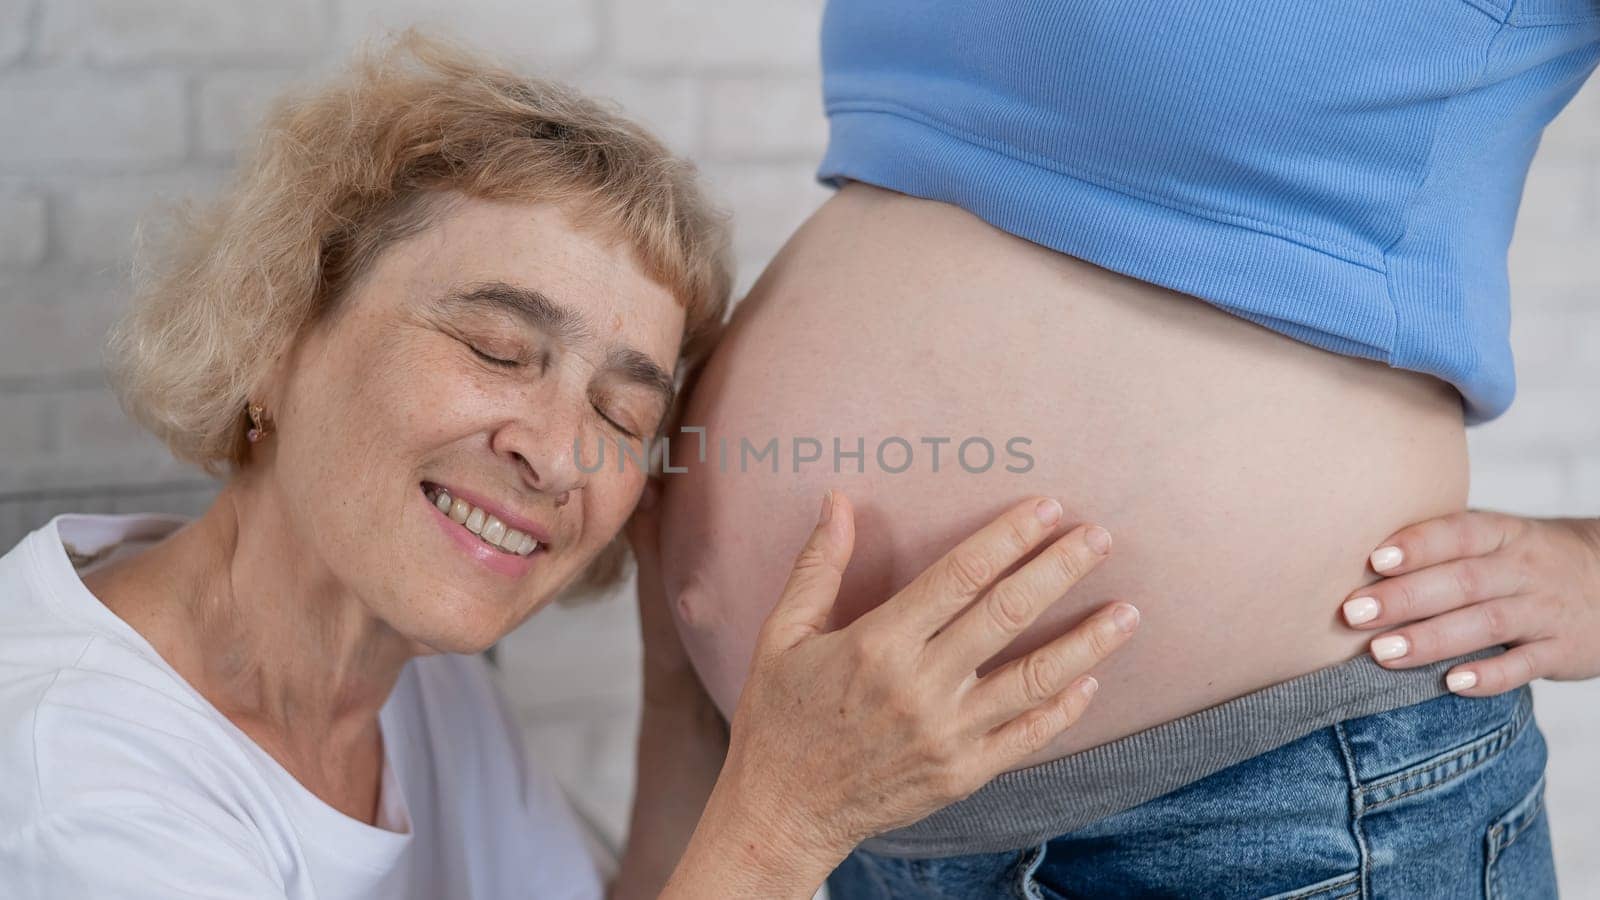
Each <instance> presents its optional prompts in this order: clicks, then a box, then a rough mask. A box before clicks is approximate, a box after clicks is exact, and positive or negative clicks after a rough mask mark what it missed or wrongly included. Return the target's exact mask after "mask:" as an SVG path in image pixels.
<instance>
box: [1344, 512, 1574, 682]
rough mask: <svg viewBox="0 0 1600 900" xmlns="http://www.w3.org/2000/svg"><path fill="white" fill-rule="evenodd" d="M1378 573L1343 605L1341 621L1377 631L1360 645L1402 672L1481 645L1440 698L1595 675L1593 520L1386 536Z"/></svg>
mask: <svg viewBox="0 0 1600 900" xmlns="http://www.w3.org/2000/svg"><path fill="white" fill-rule="evenodd" d="M1371 563H1372V568H1373V571H1375V572H1377V573H1379V574H1380V575H1384V576H1386V577H1385V578H1383V579H1382V580H1380V581H1378V582H1376V583H1374V584H1371V585H1368V586H1366V587H1364V588H1361V589H1359V590H1357V591H1354V592H1353V593H1352V594H1351V596H1350V597H1349V599H1347V600H1345V601H1344V604H1343V614H1344V619H1345V621H1346V622H1348V623H1349V624H1350V625H1351V626H1352V627H1355V628H1359V629H1362V630H1380V629H1381V630H1382V632H1383V633H1382V634H1380V635H1378V636H1377V637H1375V638H1373V639H1372V642H1371V644H1370V645H1369V648H1370V650H1371V652H1372V655H1373V657H1374V658H1375V659H1377V661H1378V662H1379V663H1380V664H1382V665H1384V666H1387V667H1389V668H1408V667H1411V666H1421V665H1426V664H1428V663H1432V662H1437V661H1439V660H1441V659H1449V658H1451V657H1454V656H1460V655H1462V654H1464V653H1470V652H1472V651H1474V650H1480V649H1483V648H1485V647H1493V646H1496V645H1500V644H1504V645H1507V647H1508V649H1507V650H1506V652H1505V653H1502V654H1499V655H1497V656H1493V657H1489V658H1487V659H1481V660H1478V661H1476V662H1471V663H1463V664H1462V665H1459V666H1456V667H1455V668H1453V669H1451V670H1450V671H1449V673H1448V674H1447V675H1446V676H1445V684H1446V685H1447V686H1448V687H1449V689H1450V690H1452V691H1455V692H1456V693H1458V694H1463V695H1465V696H1468V697H1488V696H1492V695H1494V694H1499V693H1502V692H1504V691H1508V690H1511V689H1512V688H1515V687H1519V686H1521V685H1524V684H1527V683H1528V682H1530V681H1532V680H1533V679H1535V678H1553V679H1558V680H1576V679H1581V678H1594V677H1596V676H1600V519H1531V518H1523V517H1520V516H1513V515H1508V514H1505V513H1497V512H1487V511H1481V510H1468V511H1466V512H1460V513H1455V514H1452V515H1448V516H1442V517H1440V518H1437V519H1430V520H1428V521H1425V522H1419V523H1417V524H1415V525H1410V526H1407V527H1406V528H1402V529H1401V530H1400V531H1397V532H1395V534H1394V535H1392V536H1391V537H1390V538H1389V539H1388V540H1386V541H1384V542H1383V546H1381V547H1379V548H1378V549H1377V550H1375V551H1373V553H1372V556H1371Z"/></svg>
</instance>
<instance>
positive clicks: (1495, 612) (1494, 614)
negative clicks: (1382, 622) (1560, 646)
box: [1368, 597, 1539, 669]
mask: <svg viewBox="0 0 1600 900" xmlns="http://www.w3.org/2000/svg"><path fill="white" fill-rule="evenodd" d="M1535 603H1536V601H1535V600H1534V598H1532V597H1501V598H1499V599H1496V600H1485V601H1484V602H1482V603H1474V604H1473V605H1471V606H1467V607H1463V608H1462V609H1455V610H1451V611H1450V612H1447V613H1445V614H1443V615H1439V616H1434V617H1433V618H1431V619H1425V620H1423V621H1421V622H1418V623H1416V624H1415V625H1407V626H1406V627H1404V628H1401V629H1399V630H1398V631H1391V632H1389V633H1388V634H1384V635H1380V636H1378V637H1375V638H1373V639H1372V641H1371V643H1370V644H1369V645H1368V648H1369V650H1370V651H1371V653H1372V657H1373V658H1374V659H1376V660H1377V661H1378V662H1379V664H1381V665H1383V666H1386V667H1388V668H1391V669H1407V668H1411V667H1412V666H1424V665H1427V664H1428V663H1433V662H1438V661H1439V660H1441V659H1450V658H1451V657H1454V656H1460V655H1462V654H1463V653H1471V652H1473V651H1474V650H1482V649H1484V648H1485V647H1493V646H1496V645H1498V644H1511V643H1516V642H1518V641H1522V640H1526V639H1527V638H1528V637H1530V636H1531V633H1530V624H1529V623H1533V622H1537V621H1538V619H1539V611H1538V610H1537V609H1536V608H1535V606H1534V604H1535Z"/></svg>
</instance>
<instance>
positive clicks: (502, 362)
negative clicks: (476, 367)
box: [467, 344, 522, 369]
mask: <svg viewBox="0 0 1600 900" xmlns="http://www.w3.org/2000/svg"><path fill="white" fill-rule="evenodd" d="M467 346H468V347H470V348H471V349H472V352H473V354H475V355H476V356H477V357H478V358H479V359H481V360H483V361H484V362H486V363H490V364H491V365H496V366H500V367H502V368H506V369H515V368H516V367H518V366H520V365H522V361H521V360H517V359H501V358H500V357H498V356H490V355H489V354H487V353H485V352H483V351H482V350H479V349H478V348H477V347H473V346H472V345H471V344H468V345H467Z"/></svg>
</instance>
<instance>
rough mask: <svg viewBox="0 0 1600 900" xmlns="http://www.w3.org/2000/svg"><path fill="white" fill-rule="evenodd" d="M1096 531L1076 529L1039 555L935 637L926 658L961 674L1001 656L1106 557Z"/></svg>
mask: <svg viewBox="0 0 1600 900" xmlns="http://www.w3.org/2000/svg"><path fill="white" fill-rule="evenodd" d="M1096 532H1099V533H1100V534H1104V533H1105V529H1103V528H1100V526H1098V525H1080V526H1078V527H1077V528H1074V529H1072V530H1071V531H1069V532H1067V533H1066V534H1065V535H1063V536H1062V537H1061V538H1060V539H1059V540H1057V541H1055V542H1054V543H1052V544H1050V546H1048V547H1046V548H1044V549H1043V550H1041V551H1039V553H1038V555H1036V556H1034V557H1033V558H1032V559H1030V560H1028V561H1027V562H1026V563H1025V564H1023V566H1022V567H1021V568H1020V569H1018V570H1017V571H1015V572H1013V573H1012V574H1010V575H1008V576H1006V577H1005V578H1004V579H1002V580H1001V581H1000V582H999V583H998V584H996V585H995V586H994V588H993V589H992V590H990V591H989V592H988V593H987V594H984V595H983V597H982V599H980V600H978V602H976V603H974V604H972V606H971V608H969V609H967V610H966V611H965V612H963V613H962V614H961V615H960V616H958V617H957V618H956V620H955V621H954V622H951V623H950V625H949V626H948V627H946V628H945V629H944V630H943V631H941V632H939V633H938V634H937V635H935V636H934V637H933V639H932V640H930V641H929V642H928V646H927V650H926V651H925V652H926V654H927V656H926V658H927V659H928V660H929V661H930V662H932V664H933V665H935V666H937V667H939V668H940V669H941V670H942V671H945V672H962V671H971V670H973V669H976V668H977V667H978V666H979V665H981V664H982V663H983V661H984V660H986V659H988V658H989V657H991V656H994V655H995V654H996V653H999V652H1000V651H1001V650H1002V649H1004V648H1005V646H1006V645H1007V644H1010V643H1011V642H1012V641H1013V640H1015V639H1016V638H1017V636H1018V635H1020V634H1021V633H1022V632H1023V630H1024V629H1026V628H1027V627H1028V626H1029V625H1032V624H1033V622H1034V620H1035V619H1037V618H1039V614H1040V613H1042V612H1044V611H1045V610H1046V609H1048V608H1049V607H1050V606H1051V604H1053V603H1055V602H1056V601H1057V600H1059V599H1061V596H1062V595H1063V594H1065V593H1066V592H1067V591H1068V590H1069V589H1071V587H1072V586H1073V585H1074V584H1076V583H1077V582H1078V581H1079V580H1080V579H1082V578H1083V576H1084V575H1086V574H1088V573H1089V571H1090V570H1091V569H1093V568H1094V567H1095V566H1097V565H1099V563H1100V560H1102V559H1104V558H1105V550H1109V549H1110V544H1109V543H1107V544H1103V545H1102V544H1097V543H1095V541H1096ZM1108 539H1109V536H1108ZM1102 547H1104V548H1105V549H1104V550H1102V549H1101V548H1102Z"/></svg>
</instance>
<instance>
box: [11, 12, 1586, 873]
mask: <svg viewBox="0 0 1600 900" xmlns="http://www.w3.org/2000/svg"><path fill="white" fill-rule="evenodd" d="M821 5H822V0H763V2H759V3H753V2H749V0H457V2H452V3H448V4H446V3H443V2H430V0H399V2H395V0H279V2H273V3H261V2H254V0H0V537H5V538H6V540H5V542H4V543H5V544H6V545H9V543H10V541H11V540H13V539H14V538H15V530H16V529H17V528H19V527H22V526H23V525H24V524H25V525H27V526H28V527H31V526H32V525H34V524H37V520H38V519H40V518H42V517H43V516H45V515H48V514H49V513H51V512H54V511H56V510H57V509H59V508H63V504H66V505H71V506H75V507H78V508H94V509H101V510H107V511H123V510H136V509H173V510H193V509H196V508H198V507H199V506H200V505H201V504H203V503H204V501H205V498H206V495H207V492H208V490H209V488H208V487H207V485H206V484H205V482H203V481H199V480H197V479H196V478H195V477H194V476H193V475H192V474H190V473H188V472H186V471H185V470H184V469H183V468H181V467H179V466H177V465H176V464H173V463H171V462H170V461H168V460H166V458H165V456H164V454H163V452H162V451H161V449H160V448H159V447H158V446H156V444H155V442H154V441H153V440H151V439H149V438H147V437H145V436H142V435H140V434H138V433H137V432H136V431H135V430H134V429H132V427H131V426H129V425H128V424H127V423H126V422H124V421H123V420H122V418H121V415H120V413H119V411H118V410H117V408H116V405H115V403H114V401H113V400H112V399H111V398H110V395H109V394H108V392H107V391H106V390H105V388H104V386H103V384H102V383H101V379H100V376H99V374H98V370H97V366H98V358H99V349H100V339H101V335H102V333H103V331H104V329H105V327H106V325H107V324H108V323H109V322H110V321H111V320H112V317H113V316H114V315H115V311H116V310H117V308H118V307H119V305H120V304H121V302H122V301H123V298H124V297H125V295H126V283H127V279H126V270H127V265H128V255H129V249H130V247H131V242H130V237H131V232H132V229H133V226H134V224H135V223H136V222H137V221H139V220H140V218H141V216H142V215H144V214H145V213H147V212H148V211H150V210H152V209H159V208H160V207H161V206H163V205H165V204H168V203H171V202H173V201H175V200H177V199H179V198H180V197H181V196H182V195H184V194H185V193H187V192H191V191H204V190H207V189H209V188H210V187H212V186H214V185H216V184H217V183H218V182H219V181H220V179H221V178H222V177H223V176H224V175H225V174H226V172H227V169H228V166H229V163H230V161H231V159H232V156H233V153H234V150H235V149H236V148H237V147H238V146H239V145H240V142H241V141H242V140H244V138H245V135H246V134H247V132H248V129H249V127H250V126H251V124H252V123H253V122H254V120H255V117H256V116H257V115H258V114H259V112H260V110H261V108H262V106H263V104H264V103H265V101H266V100H267V99H268V98H269V97H271V96H272V95H273V94H274V93H275V92H276V91H277V90H278V89H279V88H281V87H282V86H284V85H285V84H288V83H289V82H290V81H292V80H299V79H303V78H307V77H312V76H314V75H315V74H316V73H318V72H320V71H323V70H325V69H326V68H327V67H329V66H331V65H333V64H335V63H337V62H338V61H339V60H340V59H341V58H342V54H343V53H344V52H345V50H346V49H348V48H349V47H350V46H352V45H353V44H355V43H356V42H357V41H359V40H361V39H362V38H364V37H366V36H368V35H369V34H371V33H372V30H373V29H374V28H378V27H388V26H399V25H404V24H408V23H410V22H413V21H422V22H432V23H442V24H444V25H446V26H447V27H448V28H449V29H451V30H452V31H453V32H454V33H456V34H458V35H460V36H463V37H465V38H467V39H469V40H472V41H475V42H477V43H479V44H481V45H484V46H486V47H488V48H490V49H493V50H496V51H498V52H500V53H502V54H503V55H506V56H508V57H509V58H511V59H513V60H514V61H516V62H518V63H519V64H522V65H525V66H527V67H529V68H532V69H535V70H538V71H543V72H546V73H550V74H556V75H559V76H562V77H566V78H569V79H571V80H573V81H575V82H577V83H578V84H580V85H581V86H583V87H585V88H586V89H588V90H590V91H592V92H594V93H597V94H600V95H603V96H607V97H611V98H614V99H615V100H616V101H618V102H619V103H620V104H621V105H622V106H623V107H624V108H625V109H626V110H627V111H628V112H630V113H631V114H633V115H635V116H636V117H638V118H639V119H641V120H642V121H643V122H645V123H646V124H647V125H649V126H650V127H652V128H654V129H656V130H657V131H658V132H659V133H660V134H661V135H662V136H663V137H664V138H665V139H666V141H667V142H668V143H669V144H670V145H671V146H672V147H673V148H674V149H676V150H678V151H679V152H682V153H687V154H691V155H692V156H694V157H695V158H696V159H698V160H699V161H700V162H701V163H702V165H703V168H704V171H705V172H706V174H707V177H708V179H709V181H710V183H711V187H712V190H713V191H714V192H715V193H716V194H717V196H719V197H720V198H721V199H722V200H723V201H724V202H725V203H726V204H727V205H728V206H729V207H730V208H731V209H732V211H733V212H734V214H735V216H736V222H737V227H738V237H737V254H738V258H739V261H740V273H739V284H740V286H741V289H742V288H744V287H747V286H748V285H749V284H750V283H751V281H752V280H753V279H754V278H755V276H756V275H757V274H758V273H759V271H760V268H761V266H762V265H763V264H764V262H765V260H766V259H767V258H768V257H770V255H771V254H772V253H773V252H774V251H775V250H776V249H777V248H778V246H779V245H780V244H781V243H782V242H783V240H784V239H785V238H787V236H788V235H789V233H790V231H791V230H792V229H793V228H794V226H795V225H796V224H798V223H799V222H800V221H801V220H802V219H803V218H804V217H805V216H806V215H807V214H808V213H809V212H810V211H811V210H812V209H814V208H815V207H816V205H817V204H818V203H820V202H821V201H822V199H823V198H824V197H825V196H826V192H825V191H824V190H823V189H822V188H820V187H818V186H816V185H815V184H813V183H812V180H811V172H812V168H813V166H814V165H815V163H816V160H817V158H818V156H819V154H820V152H821V150H822V147H823V142H824V138H825V135H826V128H825V124H824V121H823V119H822V116H821V110H820V103H819V96H818V93H819V92H818V84H817V79H818V71H817V48H816V31H817V21H818V15H819V13H820V9H821ZM1597 149H1600V84H1595V83H1591V84H1590V86H1589V87H1587V88H1586V89H1585V90H1584V91H1583V92H1582V93H1580V94H1579V95H1578V97H1577V98H1576V99H1575V100H1574V101H1573V104H1572V106H1571V108H1569V109H1568V110H1567V112H1565V113H1564V114H1563V115H1562V117H1561V118H1560V119H1558V120H1557V122H1556V123H1555V124H1554V125H1553V126H1552V127H1551V129H1550V130H1549V131H1548V132H1547V133H1546V136H1545V139H1544V141H1543V144H1542V145H1541V149H1540V152H1539V155H1538V158H1537V160H1536V162H1535V165H1534V168H1533V171H1532V172H1531V173H1530V175H1529V179H1528V184H1527V190H1526V195H1525V198H1524V203H1523V207H1522V212H1521V217H1520V223H1519V227H1518V231H1517V237H1516V240H1515V242H1514V243H1513V246H1512V252H1511V259H1512V283H1513V289H1514V304H1513V308H1514V312H1515V315H1514V320H1513V340H1514V343H1515V347H1516V352H1517V359H1518V368H1519V373H1520V378H1521V392H1520V396H1519V398H1518V400H1517V403H1516V405H1515V406H1514V407H1513V409H1512V412H1511V413H1509V414H1508V415H1506V416H1505V417H1504V418H1503V419H1501V420H1500V421H1497V422H1495V423H1493V424H1490V425H1488V426H1485V427H1483V428H1479V429H1474V430H1473V431H1472V432H1471V434H1470V445H1471V449H1472V455H1473V488H1472V499H1473V502H1474V504H1476V505H1482V506H1488V507H1494V508H1500V509H1506V510H1511V511H1515V512H1522V513H1527V514H1591V515H1592V514H1597V513H1600V449H1597V448H1600V300H1597V296H1596V295H1597V293H1600V253H1597V252H1596V251H1597V249H1600V247H1597V240H1600V155H1597ZM6 529H10V531H7V530H6ZM634 628H635V624H634V620H633V611H632V608H631V606H630V604H629V603H628V602H627V600H626V599H624V598H621V597H614V598H611V599H609V600H607V601H604V602H600V603H597V604H593V605H589V606H584V607H581V608H576V609H562V608H558V609H552V610H550V611H548V612H546V613H542V614H541V615H540V616H539V617H537V618H536V619H535V620H534V621H533V622H532V623H530V624H529V625H528V626H527V627H526V628H524V629H522V630H521V631H519V632H518V633H517V634H515V635H513V636H512V637H511V638H510V639H508V640H507V641H506V643H505V645H504V647H503V652H502V662H503V664H504V666H505V671H506V675H507V678H508V680H509V682H510V684H511V685H512V687H513V696H514V699H515V702H516V703H517V705H518V707H519V710H520V713H521V715H522V716H523V718H524V721H525V722H526V723H527V725H528V731H527V733H528V738H529V743H530V745H531V746H532V748H533V750H534V752H535V753H537V754H538V755H539V756H540V757H542V758H543V759H544V760H545V762H546V763H547V764H548V765H550V766H551V767H552V768H554V769H555V770H556V771H557V772H558V773H559V774H560V775H561V776H562V777H563V778H564V779H565V780H566V782H567V783H568V784H569V785H571V786H572V787H573V788H574V790H576V791H578V792H579V793H580V794H581V797H582V802H583V803H584V805H585V807H586V808H587V809H588V810H589V811H590V812H591V813H592V814H593V815H594V816H595V817H596V818H597V819H598V820H599V821H601V822H602V823H603V824H604V825H605V826H606V827H607V828H608V829H609V830H611V831H612V833H614V834H615V833H619V832H620V831H621V829H622V826H623V822H624V819H625V813H626V804H627V799H628V795H629V791H630V790H631V781H632V771H631V770H632V758H631V745H630V741H631V738H632V733H633V728H634V723H633V716H634V712H635V709H636V704H637V696H636V693H635V690H634V683H635V681H636V678H637V675H638V664H639V660H638V649H637V647H636V646H635V637H634V634H635V631H634ZM1539 695H1540V703H1541V709H1540V716H1541V721H1542V722H1543V725H1544V728H1545V731H1546V733H1547V736H1548V737H1549V739H1550V743H1551V746H1552V760H1551V766H1550V779H1551V780H1550V785H1551V789H1550V808H1551V812H1552V816H1553V818H1554V821H1555V834H1556V843H1557V853H1558V857H1559V860H1560V865H1561V866H1562V877H1563V881H1564V885H1565V893H1566V895H1567V896H1569V897H1570V896H1585V891H1586V890H1587V891H1589V893H1588V894H1587V896H1596V897H1600V893H1597V892H1595V889H1594V888H1592V887H1591V886H1593V885H1597V884H1600V854H1597V852H1596V851H1600V816H1597V814H1596V813H1595V812H1594V810H1596V809H1600V777H1597V776H1596V775H1595V774H1594V771H1593V770H1594V766H1593V763H1592V760H1593V759H1594V757H1595V751H1596V748H1597V747H1600V683H1591V684H1581V685H1542V686H1541V687H1540V689H1539Z"/></svg>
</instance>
